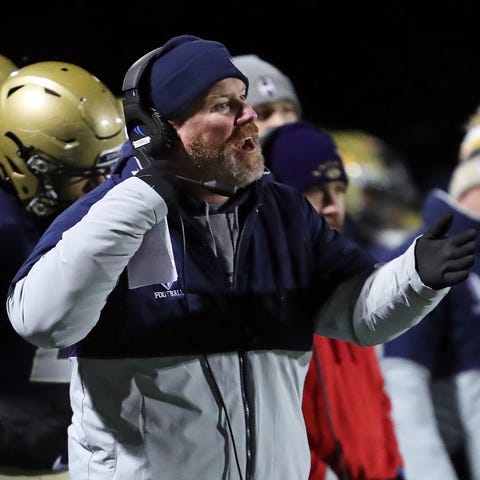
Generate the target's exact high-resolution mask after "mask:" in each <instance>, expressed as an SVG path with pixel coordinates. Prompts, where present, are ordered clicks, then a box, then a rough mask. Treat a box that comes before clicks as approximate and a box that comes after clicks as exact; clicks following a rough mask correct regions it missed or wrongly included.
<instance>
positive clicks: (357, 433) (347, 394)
mask: <svg viewBox="0 0 480 480" xmlns="http://www.w3.org/2000/svg"><path fill="white" fill-rule="evenodd" d="M313 345H314V346H313V355H312V360H311V362H310V367H309V370H308V373H307V377H306V380H305V388H304V396H303V413H304V417H305V422H306V426H307V433H308V439H309V443H310V452H311V456H312V468H311V472H310V480H323V479H324V476H325V468H326V467H325V464H328V465H330V468H331V469H332V470H333V471H335V472H336V473H337V475H338V476H339V478H342V477H341V476H340V474H341V472H342V462H343V464H344V465H345V467H346V470H347V472H348V474H349V477H347V478H349V479H351V480H386V479H393V478H395V477H396V475H397V474H398V471H399V469H400V467H401V465H402V458H401V456H400V452H399V448H398V443H397V439H396V436H395V432H394V427H393V422H392V419H391V418H390V410H391V403H390V399H389V397H388V396H387V394H386V392H385V391H384V381H383V377H382V373H381V370H380V366H379V364H378V359H377V356H376V352H375V348H374V347H360V346H357V345H353V344H351V343H348V342H344V341H340V340H334V339H330V338H325V337H321V336H319V335H315V336H314V344H313ZM320 365H321V368H322V371H321V372H320ZM322 379H323V381H322ZM323 385H325V388H324V387H323ZM327 399H328V400H327ZM333 432H335V433H334V434H333ZM335 437H336V439H337V440H338V444H339V446H340V447H341V453H340V452H337V454H336V453H335V450H336V449H335ZM337 450H338V449H337Z"/></svg>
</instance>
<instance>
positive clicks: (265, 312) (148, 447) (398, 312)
mask: <svg viewBox="0 0 480 480" xmlns="http://www.w3.org/2000/svg"><path fill="white" fill-rule="evenodd" d="M248 86H249V82H248V78H247V77H245V75H244V74H243V73H242V72H241V71H240V70H239V69H238V68H236V66H235V65H234V63H233V62H232V57H231V55H230V53H229V51H228V50H227V48H226V47H225V46H224V45H223V44H221V43H219V42H216V41H212V40H205V39H202V38H199V37H196V36H193V35H180V36H176V37H173V38H171V39H170V40H168V41H167V42H166V43H165V44H163V45H162V46H161V47H159V48H157V49H155V50H153V51H151V52H148V53H147V54H145V55H144V56H142V57H141V58H140V59H139V60H137V61H135V62H134V63H133V65H132V67H131V68H130V69H129V70H128V71H127V73H126V75H125V77H124V81H123V92H124V106H125V108H124V113H125V119H126V124H127V131H128V135H129V139H130V141H129V142H127V144H126V147H124V148H123V149H122V158H121V159H120V160H119V162H117V164H116V168H115V170H114V172H112V175H111V176H110V177H109V178H108V179H107V180H106V181H105V182H104V183H103V184H102V185H100V186H99V187H98V188H96V189H94V190H93V191H91V192H89V193H87V194H86V195H85V196H84V197H83V198H82V199H80V200H79V201H77V202H75V203H74V204H73V205H72V206H71V207H70V208H68V209H67V210H65V211H64V212H63V213H61V214H60V215H59V216H58V217H57V218H56V219H55V220H54V222H53V223H52V224H51V225H50V227H49V229H48V230H47V231H46V232H45V234H44V235H43V236H42V238H41V239H40V241H39V242H38V243H37V245H36V247H35V249H34V250H33V252H32V253H31V255H30V257H29V258H28V259H27V260H26V262H25V263H24V264H23V265H22V267H20V269H19V271H18V272H17V274H16V275H15V277H14V279H13V280H12V282H11V285H10V290H9V295H8V299H7V309H8V315H9V318H10V321H11V323H12V325H13V326H14V328H15V330H16V331H17V332H18V333H19V334H20V335H21V336H22V337H24V338H25V339H26V340H28V341H30V342H32V343H33V344H35V345H37V346H41V347H44V348H58V347H62V348H64V349H65V350H66V352H65V353H68V354H69V357H70V358H71V362H72V377H71V388H70V392H71V394H70V398H71V404H72V408H73V417H72V424H71V425H70V427H69V429H68V435H69V470H70V473H71V476H72V477H73V478H74V479H75V480H83V479H87V478H92V476H94V477H96V478H107V477H111V476H112V475H114V476H115V478H117V479H118V480H124V479H125V480H131V479H132V478H135V477H136V476H137V477H138V475H140V476H143V477H146V478H152V479H162V480H178V479H181V478H185V479H187V478H201V479H220V478H229V480H239V479H243V480H252V479H254V478H258V479H275V480H305V479H307V478H308V474H309V470H310V452H309V448H308V439H307V435H306V431H305V423H304V419H303V415H302V409H301V400H302V393H303V385H304V380H305V375H306V372H307V368H308V365H309V361H310V358H311V347H312V337H313V334H314V333H317V334H320V335H327V336H330V337H334V338H339V339H342V340H347V341H351V342H355V343H358V344H361V345H373V344H378V343H382V342H384V341H387V340H389V339H391V338H394V337H395V336H397V335H400V334H401V333H402V332H404V331H405V330H407V329H408V328H411V327H412V326H413V325H415V324H417V323H418V322H420V321H421V319H422V318H423V316H424V315H426V314H427V313H428V312H430V311H431V310H432V309H433V308H435V306H436V305H438V303H439V302H440V301H441V300H442V298H443V297H444V296H445V295H446V294H447V293H448V291H449V290H450V287H451V285H454V284H457V283H458V282H462V281H465V279H466V278H468V274H469V269H470V268H471V266H472V263H471V261H472V251H473V249H474V244H475V238H476V232H475V231H464V232H461V233H458V234H456V235H454V236H450V235H448V229H449V222H450V219H449V218H448V217H445V218H440V219H438V220H436V221H435V223H434V224H433V225H432V227H431V229H429V230H428V232H427V233H426V234H425V235H424V236H421V237H419V238H418V239H416V240H415V241H414V242H413V243H412V245H411V248H410V249H409V250H408V251H407V252H406V253H405V254H403V255H402V256H400V257H398V258H396V259H394V260H392V261H390V262H389V263H386V264H384V265H381V266H379V265H376V264H375V262H374V261H373V259H372V258H371V257H370V256H368V255H367V254H366V253H365V252H364V251H363V250H362V249H361V248H359V247H358V245H356V244H355V243H353V242H351V241H349V240H348V239H347V238H345V237H344V236H343V235H342V234H341V233H339V232H337V231H336V230H333V229H331V228H330V227H329V226H328V224H327V222H326V220H325V219H324V217H323V216H322V215H319V214H318V213H317V212H316V211H315V210H314V208H313V207H312V206H311V204H310V203H309V202H308V201H307V200H306V199H305V198H304V197H303V195H302V194H301V193H300V192H299V191H297V190H296V189H294V188H291V187H289V186H287V185H284V184H281V183H279V182H275V181H274V179H273V178H272V175H271V174H269V173H268V171H266V170H265V168H264V162H263V155H262V152H261V149H260V148H259V139H258V130H257V127H256V125H255V120H256V113H255V111H254V110H253V108H252V107H251V105H250V104H249V103H248V101H247V96H248ZM445 270H447V273H445ZM57 279H61V280H62V281H58V282H57V283H56V285H55V288H54V289H52V288H50V284H51V282H52V281H54V280H57Z"/></svg>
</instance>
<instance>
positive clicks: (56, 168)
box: [0, 61, 126, 216]
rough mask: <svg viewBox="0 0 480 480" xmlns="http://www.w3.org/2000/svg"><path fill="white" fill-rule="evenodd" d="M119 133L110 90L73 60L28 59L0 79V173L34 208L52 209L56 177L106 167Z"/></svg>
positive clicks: (121, 137)
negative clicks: (0, 82) (4, 78)
mask: <svg viewBox="0 0 480 480" xmlns="http://www.w3.org/2000/svg"><path fill="white" fill-rule="evenodd" d="M125 140H126V133H125V121H124V117H123V112H122V111H121V109H120V106H119V102H118V100H117V99H116V97H115V95H114V94H113V93H112V92H111V91H110V90H109V89H108V88H107V87H106V86H105V85H104V84H103V83H102V82H101V81H100V80H99V79H98V78H97V77H95V76H94V75H92V74H90V73H89V72H87V71H86V70H84V69H83V68H81V67H79V66H77V65H73V64H70V63H64V62H55V61H49V62H38V63H33V64H30V65H27V66H25V67H23V68H20V69H18V70H17V71H16V72H15V73H14V74H13V75H10V76H9V77H8V78H7V79H6V80H5V81H4V82H3V83H2V84H1V85H0V180H2V183H4V184H9V185H10V186H11V187H13V190H14V191H15V193H16V195H17V196H18V198H19V199H20V200H21V201H22V202H24V204H25V206H26V207H27V209H28V210H30V211H32V212H33V213H35V214H36V215H39V216H45V215H50V214H52V213H53V212H55V211H56V210H57V209H58V198H57V197H58V193H57V191H56V189H57V186H58V181H59V178H60V177H62V176H79V177H89V176H94V175H101V174H103V173H105V172H107V173H108V169H109V168H110V167H111V166H112V165H113V163H115V162H116V160H117V159H118V157H119V155H120V149H121V146H122V145H123V143H124V142H125Z"/></svg>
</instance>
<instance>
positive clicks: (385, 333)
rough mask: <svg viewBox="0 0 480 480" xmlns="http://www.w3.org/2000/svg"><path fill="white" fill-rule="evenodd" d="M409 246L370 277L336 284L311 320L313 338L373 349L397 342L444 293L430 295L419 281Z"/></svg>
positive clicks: (412, 251) (413, 247) (366, 276)
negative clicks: (379, 345) (315, 336)
mask: <svg viewBox="0 0 480 480" xmlns="http://www.w3.org/2000/svg"><path fill="white" fill-rule="evenodd" d="M415 241H416V240H415ZM415 241H414V242H413V243H412V244H411V245H410V247H409V248H408V249H407V251H406V252H405V253H403V254H402V255H400V256H398V257H397V258H394V259H393V260H391V261H390V262H388V263H384V264H382V265H380V266H378V267H377V268H376V269H375V270H374V271H373V272H372V273H370V274H362V275H355V276H353V277H351V278H350V279H348V280H346V281H344V282H342V283H341V284H339V285H338V286H337V288H336V289H335V290H334V291H333V293H332V295H330V297H329V298H328V299H327V301H326V302H325V304H324V305H323V306H322V307H321V308H320V309H319V311H318V312H317V314H316V317H315V323H314V328H315V333H318V334H320V335H325V336H327V337H332V338H339V339H342V340H347V341H350V342H353V343H356V344H358V345H376V344H380V343H384V342H386V341H387V340H391V339H392V338H395V337H397V336H398V335H400V334H401V333H403V332H405V331H406V330H408V329H409V328H410V327H413V326H414V325H416V324H417V323H418V322H420V320H421V319H422V318H423V317H424V316H425V315H427V314H428V313H429V312H431V311H432V310H433V309H434V308H435V307H436V306H437V305H438V304H439V303H440V301H441V300H442V299H443V298H444V297H445V295H446V294H447V293H448V292H449V290H450V288H444V289H442V290H433V289H432V288H430V287H427V286H426V285H425V284H424V283H423V282H422V281H421V280H420V277H419V276H418V273H417V271H416V270H415V252H414V249H415Z"/></svg>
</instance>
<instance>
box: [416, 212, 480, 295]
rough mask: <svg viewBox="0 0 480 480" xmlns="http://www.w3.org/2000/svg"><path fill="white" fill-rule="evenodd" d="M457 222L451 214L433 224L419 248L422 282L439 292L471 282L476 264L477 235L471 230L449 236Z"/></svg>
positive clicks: (417, 260) (417, 268)
mask: <svg viewBox="0 0 480 480" xmlns="http://www.w3.org/2000/svg"><path fill="white" fill-rule="evenodd" d="M452 222H453V213H448V214H447V215H445V216H444V217H442V218H441V219H440V220H439V221H438V222H437V223H435V224H433V225H432V226H431V227H430V228H429V229H428V230H427V231H426V232H425V233H424V234H423V235H422V236H421V237H420V238H419V239H418V240H417V243H416V245H415V268H416V270H417V272H418V275H419V276H420V278H421V280H422V282H423V283H424V284H425V285H427V286H429V287H430V288H433V289H435V290H440V289H442V288H445V287H451V286H452V285H455V284H457V283H460V282H463V281H464V280H466V279H467V278H468V275H469V270H470V268H471V267H472V266H473V264H474V263H475V245H476V237H477V234H476V231H475V229H473V228H471V229H469V230H465V231H463V232H460V233H457V234H454V235H451V236H450V237H448V236H446V234H447V232H448V230H449V228H450V226H451V225H452Z"/></svg>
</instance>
